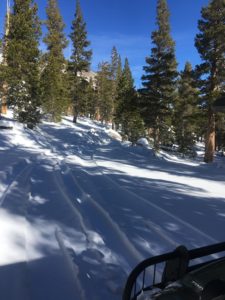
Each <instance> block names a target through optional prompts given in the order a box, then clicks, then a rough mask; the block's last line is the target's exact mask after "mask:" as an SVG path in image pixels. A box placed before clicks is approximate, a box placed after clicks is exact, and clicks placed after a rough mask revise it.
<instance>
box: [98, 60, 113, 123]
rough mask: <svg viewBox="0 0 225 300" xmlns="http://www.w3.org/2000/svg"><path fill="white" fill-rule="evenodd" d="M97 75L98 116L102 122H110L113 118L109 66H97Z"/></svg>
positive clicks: (106, 64) (103, 63) (107, 64)
mask: <svg viewBox="0 0 225 300" xmlns="http://www.w3.org/2000/svg"><path fill="white" fill-rule="evenodd" d="M98 68H99V71H98V73H97V94H98V114H99V118H100V120H101V121H102V122H106V123H108V122H111V121H112V117H113V99H112V77H111V65H110V64H109V63H108V62H102V63H101V64H99V67H98Z"/></svg>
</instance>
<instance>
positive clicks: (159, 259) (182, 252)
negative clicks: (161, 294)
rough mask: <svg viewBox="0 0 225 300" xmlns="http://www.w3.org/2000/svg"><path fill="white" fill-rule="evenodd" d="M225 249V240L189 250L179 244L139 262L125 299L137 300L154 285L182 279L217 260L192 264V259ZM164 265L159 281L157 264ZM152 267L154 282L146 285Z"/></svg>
mask: <svg viewBox="0 0 225 300" xmlns="http://www.w3.org/2000/svg"><path fill="white" fill-rule="evenodd" d="M223 251H225V242H223V243H218V244H213V245H209V246H205V247H200V248H197V249H192V250H187V249H186V248H185V247H184V246H179V247H178V248H176V249H175V250H174V251H172V252H169V253H166V254H162V255H159V256H155V257H151V258H148V259H146V260H144V261H142V262H141V263H140V264H138V265H137V266H136V267H135V268H134V269H133V271H132V272H131V273H130V275H129V277H128V279H127V282H126V285H125V289H124V292H123V298H122V299H123V300H136V299H137V297H138V295H140V294H141V292H142V291H148V290H151V289H152V288H154V287H158V288H161V289H162V288H164V287H165V286H166V284H168V283H169V282H174V281H176V280H178V279H180V278H181V277H182V276H183V275H185V274H187V273H188V272H190V271H192V270H194V269H197V268H199V267H201V266H203V265H205V264H207V263H209V262H212V261H216V260H217V259H212V260H209V261H205V262H203V263H197V264H193V265H190V261H191V260H194V259H197V258H202V257H206V256H209V255H212V254H215V253H220V252H223ZM159 264H161V266H162V264H163V265H164V269H163V272H161V273H162V276H161V278H160V280H159V281H157V280H156V277H157V276H156V273H157V265H159ZM150 267H152V269H153V270H151V274H152V275H151V279H152V283H151V284H150V285H149V284H148V285H146V277H147V276H146V274H147V269H149V268H150Z"/></svg>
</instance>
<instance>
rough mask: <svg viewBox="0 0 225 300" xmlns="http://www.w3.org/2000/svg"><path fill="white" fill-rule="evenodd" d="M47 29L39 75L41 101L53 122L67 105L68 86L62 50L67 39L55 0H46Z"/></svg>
mask: <svg viewBox="0 0 225 300" xmlns="http://www.w3.org/2000/svg"><path fill="white" fill-rule="evenodd" d="M46 13H47V21H46V26H47V29H48V32H47V35H46V36H45V38H44V42H45V43H46V45H47V53H45V55H44V62H43V64H44V70H43V72H42V76H41V87H42V101H43V107H44V110H45V112H47V113H49V114H50V115H51V118H52V120H53V121H54V122H57V121H60V120H61V115H62V113H63V112H65V110H66V109H67V107H68V92H67V90H68V86H67V82H68V80H67V74H66V72H65V71H66V61H65V58H64V55H63V50H64V49H65V48H66V46H67V40H66V38H65V35H64V33H63V30H64V28H65V25H64V23H63V20H62V17H61V15H60V11H59V8H58V4H57V0H48V5H47V8H46Z"/></svg>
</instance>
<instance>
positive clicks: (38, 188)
mask: <svg viewBox="0 0 225 300" xmlns="http://www.w3.org/2000/svg"><path fill="white" fill-rule="evenodd" d="M3 122H4V125H9V126H13V129H12V130H7V129H6V130H0V152H1V155H0V205H1V207H0V245H1V250H0V278H1V280H0V299H4V300H74V299H76V300H105V299H107V300H119V299H121V295H122V290H123V287H124V284H125V281H126V278H127V275H128V274H129V272H130V271H131V269H132V268H133V267H134V266H135V265H136V264H137V263H139V262H140V261H141V260H142V259H144V258H146V257H149V256H152V255H158V254H161V253H163V252H165V251H170V250H173V249H174V248H175V247H176V246H177V245H178V244H184V245H186V246H187V247H188V248H193V247H196V246H204V245H208V244H211V243H214V242H218V241H224V240H225V233H224V230H222V228H224V226H225V161H224V158H222V157H221V158H217V159H216V161H215V162H214V163H213V164H209V165H207V164H204V163H202V162H201V160H200V159H199V160H198V159H196V160H193V161H190V160H184V159H183V160H182V159H179V158H178V157H176V156H174V155H172V154H168V153H162V154H161V155H160V156H157V157H156V156H155V155H154V153H153V151H152V150H151V149H148V148H146V147H141V146H138V147H130V146H129V145H128V144H127V143H126V144H123V143H121V142H120V141H119V137H118V135H117V134H116V133H114V132H113V131H111V130H108V129H106V128H105V127H103V126H101V125H100V124H97V123H93V122H91V121H90V120H88V119H79V123H78V124H77V125H74V124H73V123H72V119H71V118H69V117H66V118H64V119H63V122H62V123H61V124H60V125H56V124H53V123H47V122H45V123H43V124H42V125H41V126H40V127H39V128H38V129H36V130H35V131H31V130H28V129H24V128H23V126H22V125H20V124H18V123H16V122H14V121H13V120H12V119H11V117H10V115H9V116H8V117H7V118H5V120H4V121H3Z"/></svg>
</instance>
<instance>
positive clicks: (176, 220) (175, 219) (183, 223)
mask: <svg viewBox="0 0 225 300" xmlns="http://www.w3.org/2000/svg"><path fill="white" fill-rule="evenodd" d="M93 162H95V164H96V166H98V168H99V170H100V171H101V173H102V175H104V176H105V178H107V180H108V181H110V182H111V183H112V184H113V185H114V186H116V187H117V188H119V189H121V190H124V191H126V192H127V193H128V194H130V195H132V196H135V197H136V198H137V199H139V200H140V201H142V202H144V203H145V204H147V205H148V206H150V207H152V208H154V209H156V210H158V211H159V212H160V213H162V214H164V215H166V216H168V217H169V218H170V219H171V220H174V221H175V222H177V223H179V224H182V225H183V226H184V228H185V227H186V228H189V229H190V230H191V231H193V232H195V233H197V234H198V235H199V236H202V237H203V238H204V239H206V240H207V241H208V242H209V243H217V242H218V241H217V240H216V239H214V238H212V237H211V236H209V235H208V234H206V233H204V232H202V231H201V230H199V229H197V228H196V227H194V226H193V225H191V224H190V223H188V222H186V221H184V220H182V219H181V218H179V217H177V216H175V215H173V214H172V213H170V212H168V211H166V210H165V209H163V208H162V207H160V206H158V205H157V204H154V203H152V202H150V201H149V200H146V199H145V198H143V197H141V196H140V195H138V194H136V193H134V192H132V191H130V190H128V189H126V188H125V187H124V186H121V185H119V184H118V183H117V182H116V181H115V180H113V179H111V178H110V177H109V175H107V174H105V172H104V170H103V169H102V167H101V166H99V165H98V163H97V162H96V161H95V160H94V161H93ZM148 226H151V225H150V223H148ZM151 227H152V226H151ZM157 227H159V225H157ZM166 239H167V238H166Z"/></svg>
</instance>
